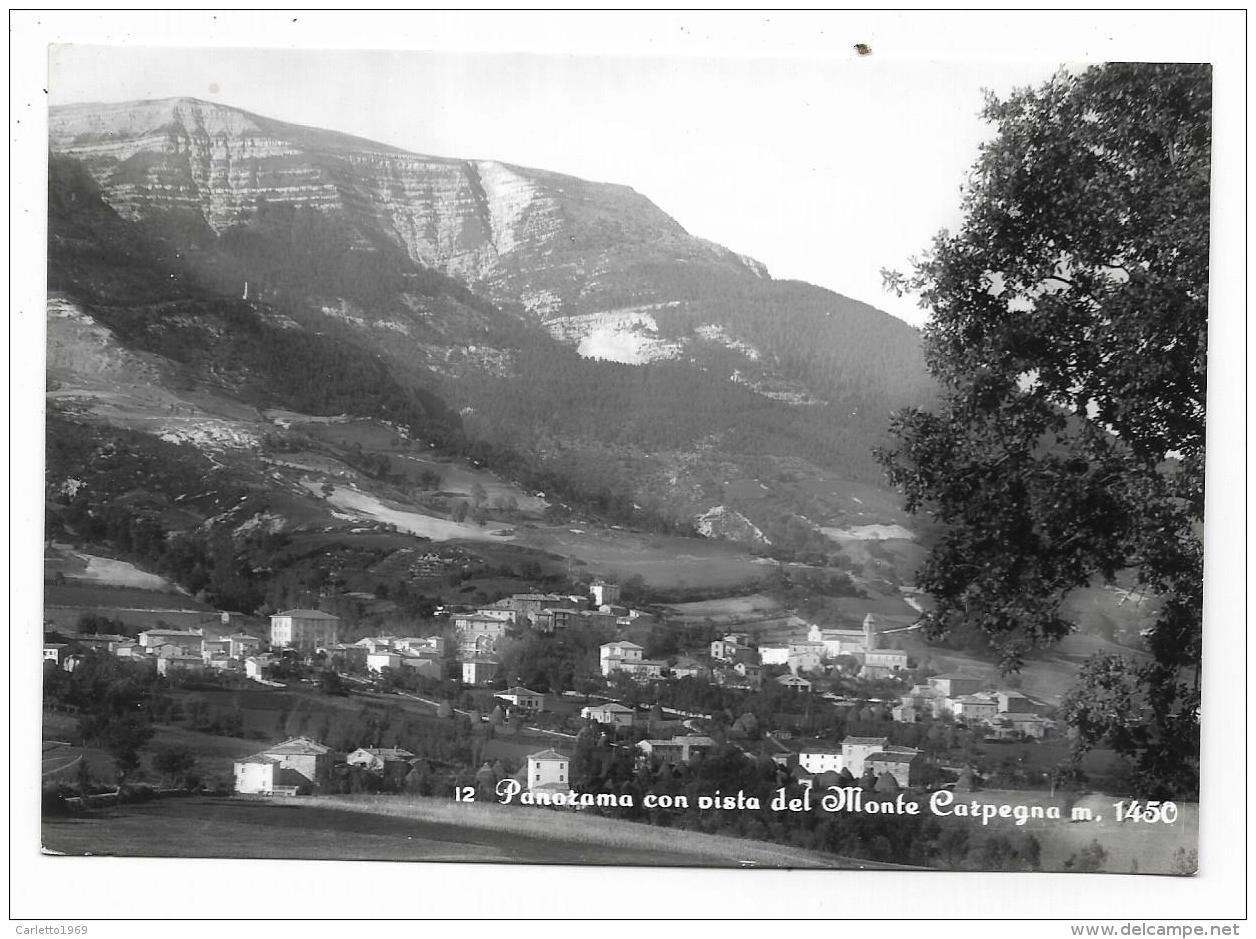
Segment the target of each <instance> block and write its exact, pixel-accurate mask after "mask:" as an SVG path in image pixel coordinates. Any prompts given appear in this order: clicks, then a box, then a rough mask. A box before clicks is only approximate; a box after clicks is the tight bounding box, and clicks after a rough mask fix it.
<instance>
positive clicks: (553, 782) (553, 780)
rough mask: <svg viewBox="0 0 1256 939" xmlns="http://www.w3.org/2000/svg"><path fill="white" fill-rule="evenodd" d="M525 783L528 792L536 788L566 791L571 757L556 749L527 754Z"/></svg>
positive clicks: (568, 786) (569, 777)
mask: <svg viewBox="0 0 1256 939" xmlns="http://www.w3.org/2000/svg"><path fill="white" fill-rule="evenodd" d="M525 772H526V773H527V778H526V780H525V784H526V785H527V787H528V791H529V792H535V791H536V790H538V789H542V790H546V791H549V792H568V791H569V790H570V789H571V758H570V757H568V756H564V755H563V754H561V753H559V752H558V751H557V750H540V751H538V752H536V753H530V754H528V767H527V770H526V771H525Z"/></svg>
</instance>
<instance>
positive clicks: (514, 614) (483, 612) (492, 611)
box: [454, 606, 519, 626]
mask: <svg viewBox="0 0 1256 939" xmlns="http://www.w3.org/2000/svg"><path fill="white" fill-rule="evenodd" d="M475 615H476V616H483V617H485V618H487V619H499V620H501V621H502V622H503V623H506V624H507V625H509V626H513V625H514V624H515V623H516V622H517V621H518V618H519V613H518V611H517V610H512V609H511V608H510V607H505V606H482V607H480V608H479V609H477V610H476V611H475ZM454 625H455V626H456V625H457V623H456V622H455V624H454Z"/></svg>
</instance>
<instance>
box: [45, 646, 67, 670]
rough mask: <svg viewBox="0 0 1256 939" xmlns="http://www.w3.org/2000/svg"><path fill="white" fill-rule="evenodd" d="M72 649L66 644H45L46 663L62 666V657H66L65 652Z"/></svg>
mask: <svg viewBox="0 0 1256 939" xmlns="http://www.w3.org/2000/svg"><path fill="white" fill-rule="evenodd" d="M68 648H70V647H69V645H67V644H66V643H64V642H45V643H44V661H45V662H51V663H52V664H53V665H60V664H61V656H63V655H65V650H66V649H68Z"/></svg>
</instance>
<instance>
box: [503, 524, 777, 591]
mask: <svg viewBox="0 0 1256 939" xmlns="http://www.w3.org/2000/svg"><path fill="white" fill-rule="evenodd" d="M517 540H518V541H519V542H520V543H522V544H525V545H528V546H529V547H533V548H537V549H539V550H542V551H547V552H551V553H554V554H559V555H562V556H563V557H567V558H572V559H578V560H580V561H583V562H585V564H586V565H587V566H588V569H589V571H590V572H591V573H594V574H597V575H599V576H602V577H609V578H612V579H614V580H619V581H621V582H622V580H624V579H626V578H628V577H631V576H632V575H634V574H639V575H640V576H641V577H642V578H643V579H644V580H645V582H646V583H647V584H649V585H650V586H651V587H659V588H674V587H681V586H685V587H711V588H721V587H734V586H742V585H744V584H748V583H755V582H757V581H759V580H762V579H763V578H764V577H765V576H766V575H767V574H768V573H770V571H771V570H772V567H773V564H774V562H771V561H767V560H765V559H762V558H755V557H751V556H750V555H748V554H746V553H745V552H744V550H743V549H742V548H740V547H738V546H737V545H734V544H731V543H729V542H724V541H707V540H704V539H701V538H680V537H677V536H672V535H655V534H646V533H642V532H633V531H626V530H614V529H611V530H599V529H597V528H594V527H592V526H589V527H587V528H586V527H584V526H582V525H571V526H566V527H563V526H544V527H542V526H537V527H528V528H521V529H519V532H518V539H517Z"/></svg>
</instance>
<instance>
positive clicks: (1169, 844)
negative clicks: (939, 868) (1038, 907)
mask: <svg viewBox="0 0 1256 939" xmlns="http://www.w3.org/2000/svg"><path fill="white" fill-rule="evenodd" d="M962 798H963V799H977V800H979V801H982V802H992V803H995V804H1002V803H1007V804H1009V805H1026V806H1033V805H1042V806H1047V805H1058V806H1061V807H1063V806H1065V804H1066V803H1065V800H1064V799H1063V797H1061V796H1058V795H1057V796H1054V797H1052V796H1050V795H1049V794H1047V793H1045V792H1023V791H1012V790H996V789H991V790H982V791H980V792H976V793H971V794H965V795H964V796H963V797H962ZM957 801H958V800H957ZM1117 801H1119V800H1118V797H1114V796H1106V795H1101V794H1091V795H1087V796H1085V797H1083V798H1081V799H1079V800H1077V802H1076V806H1078V807H1080V808H1087V809H1089V810H1090V811H1091V812H1092V813H1093V814H1094V819H1093V820H1091V821H1084V822H1073V821H1069V820H1068V819H1069V812H1068V811H1067V809H1063V810H1062V811H1061V815H1062V816H1063V818H1061V819H1030V820H1028V821H1027V822H1025V824H1024V825H1017V824H1016V823H1015V820H1014V819H1011V818H995V819H991V821H990V823H989V825H988V826H982V825H981V824H980V823H979V822H978V823H976V824H974V823H973V820H972V819H969V818H955V817H952V816H946V817H941V818H939V821H940V822H941V823H942V825H943V827H955V826H963V827H966V828H968V829H969V831H970V834H971V838H972V841H973V842H974V843H975V842H977V841H979V840H980V839H982V838H988V837H990V836H991V835H993V834H995V833H1001V832H1006V833H1020V834H1032V835H1033V836H1034V837H1035V838H1037V839H1038V842H1039V844H1040V845H1041V846H1042V855H1041V859H1040V864H1041V867H1042V870H1044V871H1060V870H1066V869H1067V868H1065V866H1064V864H1065V862H1066V861H1067V860H1068V859H1069V858H1070V857H1071V856H1072V855H1074V854H1076V853H1078V852H1079V851H1081V850H1082V849H1084V848H1085V847H1086V846H1087V845H1089V844H1090V843H1091V842H1092V841H1097V842H1098V843H1099V845H1100V846H1101V847H1102V848H1103V849H1104V850H1105V851H1106V852H1107V857H1106V858H1105V859H1104V861H1103V864H1102V866H1101V868H1100V870H1102V871H1104V872H1107V873H1113V874H1128V873H1134V872H1137V873H1140V874H1169V873H1180V871H1174V870H1173V861H1174V856H1175V855H1176V853H1177V851H1178V849H1179V848H1181V849H1184V850H1186V851H1193V850H1196V849H1197V847H1198V845H1199V806H1198V804H1196V803H1182V804H1180V805H1178V810H1179V814H1178V818H1177V820H1176V821H1175V822H1174V823H1173V824H1171V825H1169V824H1164V823H1162V822H1156V823H1140V822H1134V821H1123V822H1118V821H1117V820H1116V817H1115V813H1114V810H1113V803H1114V802H1117Z"/></svg>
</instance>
